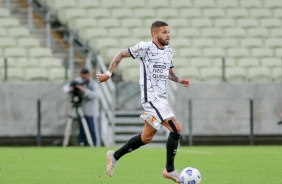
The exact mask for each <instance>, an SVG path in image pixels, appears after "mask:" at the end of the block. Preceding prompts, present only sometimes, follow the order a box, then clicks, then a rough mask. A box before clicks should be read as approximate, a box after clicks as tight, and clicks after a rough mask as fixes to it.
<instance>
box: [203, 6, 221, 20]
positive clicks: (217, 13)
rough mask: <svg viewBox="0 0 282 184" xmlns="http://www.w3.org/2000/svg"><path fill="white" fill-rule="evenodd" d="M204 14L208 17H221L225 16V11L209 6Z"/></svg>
mask: <svg viewBox="0 0 282 184" xmlns="http://www.w3.org/2000/svg"><path fill="white" fill-rule="evenodd" d="M204 16H205V17H207V18H220V17H225V12H224V9H220V8H209V9H204Z"/></svg>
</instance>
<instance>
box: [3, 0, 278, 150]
mask: <svg viewBox="0 0 282 184" xmlns="http://www.w3.org/2000/svg"><path fill="white" fill-rule="evenodd" d="M281 18H282V1H281V0H161V1H158V0H139V1H135V0H0V77H1V78H0V79H1V84H0V145H1V146H4V145H5V146H27V145H32V146H34V145H46V146H51V145H60V143H61V142H62V139H63V135H64V131H65V127H66V122H67V118H68V116H69V113H70V109H71V103H70V101H69V99H68V95H66V94H64V93H63V91H62V87H63V85H64V84H65V83H67V82H70V81H71V80H72V79H73V78H74V77H76V76H79V72H80V70H81V69H82V68H88V69H89V70H90V71H91V74H92V76H93V77H94V76H95V74H96V73H102V72H105V71H107V67H108V66H109V64H110V62H111V59H112V58H113V57H114V56H115V54H116V53H117V52H118V51H120V50H121V49H126V48H128V47H130V46H133V45H135V44H137V43H138V42H140V41H150V40H151V34H150V26H151V24H152V22H154V21H155V20H163V21H166V22H167V23H168V24H169V25H170V46H171V47H172V48H173V51H174V58H173V63H174V70H175V73H176V74H177V76H179V77H187V78H189V79H190V80H191V86H190V87H189V88H188V89H183V88H182V87H181V86H180V85H177V84H176V83H170V84H169V101H170V103H171V106H172V107H173V109H174V113H175V114H176V117H177V118H178V119H179V121H180V122H182V125H183V129H184V131H183V134H182V137H181V144H182V145H238V144H239V145H253V144H255V145H259V144H260V145H262V144H263V145H270V144H276V145H281V144H282V125H279V124H278V122H280V121H281V119H282V117H280V113H281V112H282V85H281V84H282V74H281V73H282V60H281V57H282V20H281ZM94 80H95V79H94ZM138 80H139V62H138V61H137V60H133V59H124V60H123V61H122V62H121V63H120V65H119V66H118V68H117V70H116V71H115V73H114V75H113V77H112V78H111V79H110V80H109V81H108V82H107V83H103V84H100V85H97V90H99V91H100V96H99V98H97V103H96V108H97V109H98V110H97V112H95V116H96V117H97V119H98V123H99V125H100V126H99V127H98V129H99V131H100V134H101V143H102V144H101V145H102V146H114V145H121V144H122V143H124V142H125V141H127V140H128V138H130V137H131V136H132V135H134V134H137V133H139V132H141V131H142V126H143V122H142V121H141V120H140V119H139V116H140V114H142V113H143V111H142V107H141V103H140V94H139V85H138ZM281 116H282V114H281ZM76 129H77V128H76V127H75V128H74V130H73V134H72V135H73V139H72V141H71V145H76V138H75V136H76V135H77V131H76ZM166 136H167V132H166V130H165V129H164V128H163V129H161V130H160V131H159V132H158V134H157V136H156V137H155V139H154V142H153V143H152V145H153V146H162V145H164V144H165V141H166Z"/></svg>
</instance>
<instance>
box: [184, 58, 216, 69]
mask: <svg viewBox="0 0 282 184" xmlns="http://www.w3.org/2000/svg"><path fill="white" fill-rule="evenodd" d="M189 63H190V66H192V67H196V68H203V67H211V66H212V65H213V63H212V60H211V59H209V58H202V57H201V58H191V59H190V60H189Z"/></svg>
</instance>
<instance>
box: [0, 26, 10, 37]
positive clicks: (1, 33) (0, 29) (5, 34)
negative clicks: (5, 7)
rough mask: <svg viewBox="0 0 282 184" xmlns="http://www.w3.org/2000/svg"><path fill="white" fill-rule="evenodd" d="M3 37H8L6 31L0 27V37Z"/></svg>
mask: <svg viewBox="0 0 282 184" xmlns="http://www.w3.org/2000/svg"><path fill="white" fill-rule="evenodd" d="M2 36H3V37H5V36H8V31H7V29H6V28H2V27H0V37H2Z"/></svg>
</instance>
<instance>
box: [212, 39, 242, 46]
mask: <svg viewBox="0 0 282 184" xmlns="http://www.w3.org/2000/svg"><path fill="white" fill-rule="evenodd" d="M216 46H218V47H220V48H231V47H237V46H238V40H237V39H234V38H222V39H217V40H216Z"/></svg>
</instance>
